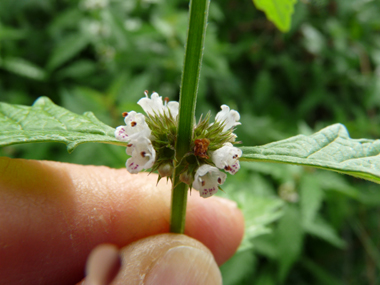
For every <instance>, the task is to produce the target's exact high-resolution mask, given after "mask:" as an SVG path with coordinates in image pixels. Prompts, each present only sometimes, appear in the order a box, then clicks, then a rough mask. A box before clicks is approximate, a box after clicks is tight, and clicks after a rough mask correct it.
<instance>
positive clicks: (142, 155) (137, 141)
mask: <svg viewBox="0 0 380 285" xmlns="http://www.w3.org/2000/svg"><path fill="white" fill-rule="evenodd" d="M126 151H127V154H129V155H131V156H132V157H131V158H129V159H128V160H127V163H126V167H127V170H128V171H129V172H130V173H132V174H136V173H138V172H140V171H141V170H143V169H148V168H151V167H152V166H153V164H154V162H155V160H156V151H155V150H154V148H153V146H152V142H151V141H150V140H149V139H148V138H146V137H144V136H142V135H141V136H136V137H135V138H133V139H132V140H130V142H129V144H128V146H127V150H126Z"/></svg>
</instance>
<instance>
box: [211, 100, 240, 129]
mask: <svg viewBox="0 0 380 285" xmlns="http://www.w3.org/2000/svg"><path fill="white" fill-rule="evenodd" d="M220 108H221V109H222V111H220V112H219V113H218V114H216V116H215V122H220V123H223V122H224V128H223V132H225V131H228V130H229V129H231V128H233V127H235V126H237V125H241V123H240V122H238V121H239V120H240V115H239V113H238V112H237V111H235V110H230V107H228V106H227V105H222V106H220Z"/></svg>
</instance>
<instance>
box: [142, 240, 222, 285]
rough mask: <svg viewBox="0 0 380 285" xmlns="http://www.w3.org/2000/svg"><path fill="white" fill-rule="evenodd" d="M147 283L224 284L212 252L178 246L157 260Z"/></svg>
mask: <svg viewBox="0 0 380 285" xmlns="http://www.w3.org/2000/svg"><path fill="white" fill-rule="evenodd" d="M145 284H148V285H149V284H222V277H221V274H220V270H219V268H218V266H217V264H216V262H215V260H214V257H213V256H212V254H211V253H207V252H205V251H203V250H200V249H197V248H194V247H190V246H178V247H174V248H171V249H169V250H168V251H167V252H166V253H165V254H164V255H163V256H162V257H161V258H160V259H158V260H157V261H156V263H155V265H154V266H153V268H152V269H151V270H150V272H149V273H148V275H147V277H146V279H145Z"/></svg>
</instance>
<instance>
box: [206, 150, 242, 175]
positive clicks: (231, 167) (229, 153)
mask: <svg viewBox="0 0 380 285" xmlns="http://www.w3.org/2000/svg"><path fill="white" fill-rule="evenodd" d="M242 154H243V152H242V151H241V149H239V148H237V147H234V146H233V145H232V143H225V144H224V145H223V146H222V147H221V148H218V149H217V150H216V151H214V152H213V153H212V155H211V158H212V162H213V163H214V164H215V166H216V167H218V168H219V169H224V170H225V171H227V172H229V173H231V174H232V175H233V174H235V173H236V172H237V171H238V170H239V169H240V164H239V158H240V157H241V155H242Z"/></svg>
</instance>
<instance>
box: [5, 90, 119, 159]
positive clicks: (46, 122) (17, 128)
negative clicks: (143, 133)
mask: <svg viewBox="0 0 380 285" xmlns="http://www.w3.org/2000/svg"><path fill="white" fill-rule="evenodd" d="M0 126H1V128H0V146H7V145H12V144H20V143H32V142H61V143H65V144H66V145H67V150H68V152H72V151H73V150H74V148H75V147H77V146H78V145H79V144H82V143H86V142H98V143H108V144H115V145H125V143H123V142H120V141H118V140H116V139H115V136H114V131H115V129H114V128H112V127H110V126H107V125H106V124H103V123H102V122H100V121H99V120H98V119H97V118H96V117H95V116H94V114H93V113H91V112H87V113H84V114H83V115H78V114H75V113H72V112H70V111H68V110H66V109H64V108H62V107H59V106H57V105H55V104H54V103H53V102H52V101H51V100H50V99H49V98H47V97H40V98H39V99H37V101H36V102H35V103H34V104H33V106H32V107H28V106H21V105H11V104H7V103H0Z"/></svg>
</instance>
